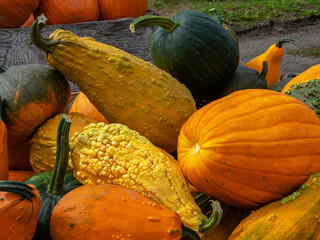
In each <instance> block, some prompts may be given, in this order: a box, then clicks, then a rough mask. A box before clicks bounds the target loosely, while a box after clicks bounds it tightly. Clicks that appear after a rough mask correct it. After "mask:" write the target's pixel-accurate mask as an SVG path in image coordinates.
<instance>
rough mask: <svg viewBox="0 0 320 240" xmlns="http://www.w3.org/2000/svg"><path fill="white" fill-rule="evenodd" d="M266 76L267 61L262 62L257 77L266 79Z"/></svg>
mask: <svg viewBox="0 0 320 240" xmlns="http://www.w3.org/2000/svg"><path fill="white" fill-rule="evenodd" d="M267 74H268V61H263V63H262V70H261V73H260V74H259V76H260V77H261V78H266V76H267Z"/></svg>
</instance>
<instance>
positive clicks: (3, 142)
mask: <svg viewBox="0 0 320 240" xmlns="http://www.w3.org/2000/svg"><path fill="white" fill-rule="evenodd" d="M2 119H3V111H2V100H1V96H0V180H8V173H9V157H8V143H7V141H8V131H7V126H6V124H5V123H4V122H3V120H2Z"/></svg>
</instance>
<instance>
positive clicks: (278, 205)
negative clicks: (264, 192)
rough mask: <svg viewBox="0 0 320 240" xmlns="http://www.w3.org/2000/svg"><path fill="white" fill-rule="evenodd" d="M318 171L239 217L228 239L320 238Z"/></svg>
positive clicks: (277, 239)
mask: <svg viewBox="0 0 320 240" xmlns="http://www.w3.org/2000/svg"><path fill="white" fill-rule="evenodd" d="M319 201H320V173H319V172H318V173H315V174H312V175H311V176H310V177H309V178H308V180H307V181H306V182H305V183H304V184H302V185H301V186H300V188H299V189H298V190H296V191H295V192H293V193H291V194H290V195H289V196H287V197H285V198H283V199H281V200H279V201H276V202H272V203H270V204H268V205H266V206H264V207H262V208H260V209H258V210H256V211H254V212H252V213H251V214H250V215H249V216H248V217H247V218H245V219H244V220H242V221H241V222H240V224H239V225H238V226H237V227H236V229H235V230H234V231H233V232H232V234H231V236H230V237H229V238H228V240H247V239H255V240H302V239H314V240H316V239H320V230H319V224H320V216H319V212H320V204H319Z"/></svg>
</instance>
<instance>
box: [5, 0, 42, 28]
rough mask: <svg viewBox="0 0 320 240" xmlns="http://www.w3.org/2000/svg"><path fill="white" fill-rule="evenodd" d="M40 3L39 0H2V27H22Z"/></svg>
mask: <svg viewBox="0 0 320 240" xmlns="http://www.w3.org/2000/svg"><path fill="white" fill-rule="evenodd" d="M38 5H39V0H1V1H0V28H15V27H20V26H21V25H22V24H23V23H24V22H25V21H26V20H27V19H28V18H29V16H30V14H31V13H33V12H34V11H35V10H36V9H37V7H38Z"/></svg>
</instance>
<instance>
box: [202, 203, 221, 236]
mask: <svg viewBox="0 0 320 240" xmlns="http://www.w3.org/2000/svg"><path fill="white" fill-rule="evenodd" d="M211 206H212V214H211V216H210V217H209V219H208V220H205V221H203V222H202V224H201V225H200V226H199V232H201V233H205V232H208V231H209V230H211V229H213V228H215V227H216V226H217V225H218V224H219V223H220V221H221V218H222V216H223V211H222V208H221V206H220V203H219V202H218V201H214V200H212V201H211Z"/></svg>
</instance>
